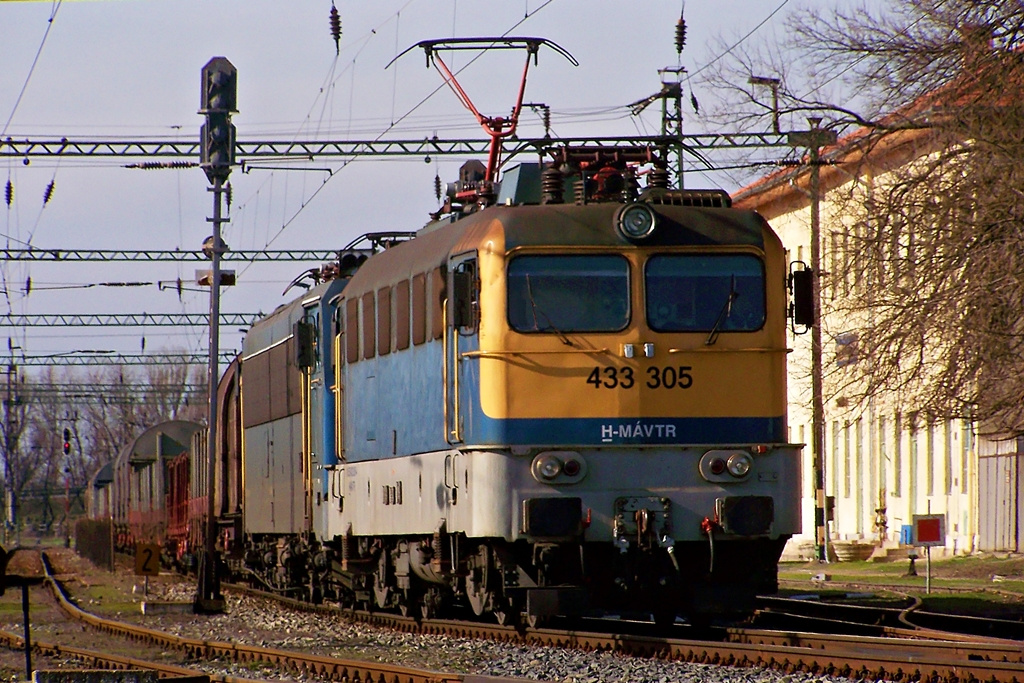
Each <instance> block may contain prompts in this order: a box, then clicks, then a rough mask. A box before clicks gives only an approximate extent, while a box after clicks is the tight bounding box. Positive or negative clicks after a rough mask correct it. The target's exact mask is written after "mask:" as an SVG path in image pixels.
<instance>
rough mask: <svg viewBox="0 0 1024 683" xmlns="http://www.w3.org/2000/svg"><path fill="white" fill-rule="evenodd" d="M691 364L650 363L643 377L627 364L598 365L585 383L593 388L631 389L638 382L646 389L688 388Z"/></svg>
mask: <svg viewBox="0 0 1024 683" xmlns="http://www.w3.org/2000/svg"><path fill="white" fill-rule="evenodd" d="M692 372H693V366H691V365H665V366H657V365H652V366H651V367H649V368H647V370H646V371H645V375H646V376H645V377H636V373H635V372H634V371H633V368H631V367H629V366H624V367H617V366H615V365H599V366H597V367H595V368H594V369H593V370H591V371H590V374H589V375H588V376H587V384H589V385H591V386H592V387H594V388H595V389H616V388H619V389H632V388H633V387H634V386H636V385H637V383H638V382H643V385H644V386H646V387H647V388H648V389H689V388H690V387H692V386H693V374H691V373H692Z"/></svg>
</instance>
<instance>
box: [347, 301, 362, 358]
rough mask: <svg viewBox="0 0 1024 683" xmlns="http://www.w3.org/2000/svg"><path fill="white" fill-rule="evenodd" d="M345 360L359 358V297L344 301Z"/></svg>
mask: <svg viewBox="0 0 1024 683" xmlns="http://www.w3.org/2000/svg"><path fill="white" fill-rule="evenodd" d="M345 360H347V361H348V362H349V363H355V362H356V361H357V360H359V299H347V300H346V301H345Z"/></svg>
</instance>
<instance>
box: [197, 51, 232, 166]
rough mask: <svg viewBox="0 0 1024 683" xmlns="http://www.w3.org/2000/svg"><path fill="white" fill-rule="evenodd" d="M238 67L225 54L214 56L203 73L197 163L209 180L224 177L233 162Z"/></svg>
mask: <svg viewBox="0 0 1024 683" xmlns="http://www.w3.org/2000/svg"><path fill="white" fill-rule="evenodd" d="M237 91H238V70H237V69H235V67H234V66H233V65H232V64H231V62H229V61H228V60H227V59H226V58H224V57H214V58H213V59H211V60H210V61H209V62H207V63H206V66H204V67H203V73H202V91H201V93H200V109H199V113H200V114H204V115H205V116H206V123H204V124H203V125H202V127H201V128H200V131H199V144H200V149H199V163H200V165H201V166H202V167H203V170H204V171H206V177H207V178H209V179H210V182H211V183H212V182H214V181H215V179H220V180H222V181H223V180H225V179H226V178H227V177H228V174H230V173H231V166H232V165H233V164H234V163H235V126H234V124H232V123H231V114H232V112H237V111H238V109H236V103H237Z"/></svg>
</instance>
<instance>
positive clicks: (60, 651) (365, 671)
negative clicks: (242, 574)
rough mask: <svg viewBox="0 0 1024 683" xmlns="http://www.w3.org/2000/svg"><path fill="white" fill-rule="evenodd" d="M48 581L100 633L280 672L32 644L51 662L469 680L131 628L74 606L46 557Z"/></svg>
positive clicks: (227, 681) (8, 638)
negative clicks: (204, 666)
mask: <svg viewBox="0 0 1024 683" xmlns="http://www.w3.org/2000/svg"><path fill="white" fill-rule="evenodd" d="M42 559H43V565H44V571H45V574H46V576H45V582H46V584H47V585H48V586H49V588H50V589H51V591H52V593H53V596H54V598H55V599H56V600H57V601H58V603H59V605H60V608H61V609H62V610H63V611H64V612H65V613H66V614H67V615H68V616H70V617H71V618H73V619H75V620H76V621H79V622H81V623H83V624H86V625H88V626H90V627H92V628H94V629H97V630H99V631H100V632H102V633H107V634H110V635H112V636H117V637H120V638H125V639H128V640H131V641H135V642H138V643H141V644H145V645H147V646H155V647H157V648H160V649H167V650H175V651H178V652H181V653H183V655H184V656H185V658H186V659H188V660H190V661H195V662H204V661H205V662H210V661H221V662H232V663H237V664H242V665H247V664H253V663H260V664H263V665H265V666H268V667H272V668H273V669H274V670H275V671H277V672H279V673H277V674H274V675H273V676H272V677H271V678H267V679H249V678H241V677H237V676H232V675H224V674H209V673H205V672H204V671H203V670H201V669H198V668H188V667H181V666H178V665H172V664H166V663H161V662H156V661H153V660H151V659H138V658H132V657H126V656H123V655H118V654H110V653H105V652H96V651H93V650H86V649H82V648H75V647H68V646H64V645H58V644H52V643H45V642H41V641H37V640H35V639H31V646H32V650H33V652H35V653H38V654H40V655H44V656H47V657H58V658H61V657H63V658H68V657H70V658H73V659H76V660H78V661H79V662H82V663H83V664H85V665H87V666H89V667H91V668H102V669H127V668H134V669H147V670H154V671H157V672H159V674H160V675H161V676H162V677H171V678H176V679H179V682H180V683H186V682H187V683H192V682H193V681H194V682H196V683H200V682H202V681H223V682H224V683H254V681H257V680H278V681H279V680H282V677H290V678H291V677H294V678H295V679H299V678H303V679H304V678H316V679H319V680H327V681H343V682H346V683H356V682H360V681H388V682H394V683H446V682H447V681H452V682H455V681H464V680H465V679H466V677H465V676H461V675H448V674H444V673H437V672H433V671H422V670H418V669H412V668H409V667H403V666H396V665H392V664H386V663H374V662H365V661H357V660H347V659H338V658H333V657H323V656H317V655H310V654H305V653H299V652H292V651H286V650H281V649H275V648H268V647H260V646H255V645H248V644H244V643H229V642H220V641H215V640H203V639H195V638H185V637H181V636H176V635H173V634H170V633H166V632H163V631H158V630H155V629H150V628H146V627H144V626H139V625H135V624H128V623H124V622H120V621H117V620H113V619H108V618H105V617H101V616H98V615H96V614H93V613H91V612H88V611H85V610H83V609H81V608H80V607H78V606H77V605H75V604H74V603H73V602H72V601H71V600H70V599H69V597H68V595H67V593H66V591H65V590H64V588H63V586H62V585H61V584H60V582H59V581H58V580H57V579H56V578H55V577H54V576H53V573H52V571H51V568H50V566H49V564H48V562H47V561H46V557H45V555H43V558H42ZM0 642H3V643H4V645H6V646H7V647H9V648H11V649H20V648H23V647H24V640H23V639H22V638H21V637H20V636H18V635H16V634H12V633H7V632H0Z"/></svg>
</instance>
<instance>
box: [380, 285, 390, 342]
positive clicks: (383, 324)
mask: <svg viewBox="0 0 1024 683" xmlns="http://www.w3.org/2000/svg"><path fill="white" fill-rule="evenodd" d="M389 353H391V288H390V287H381V288H380V289H378V290H377V354H378V355H380V356H386V355H388V354H389Z"/></svg>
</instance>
